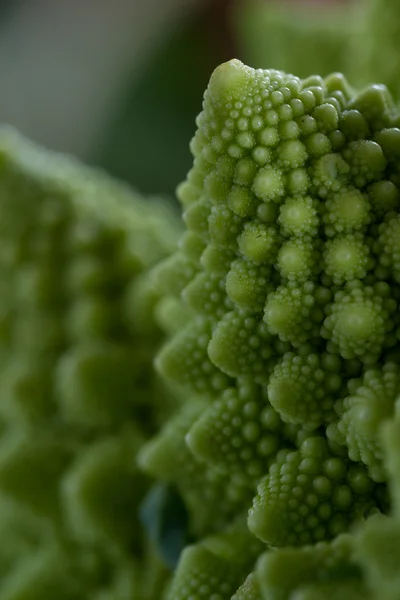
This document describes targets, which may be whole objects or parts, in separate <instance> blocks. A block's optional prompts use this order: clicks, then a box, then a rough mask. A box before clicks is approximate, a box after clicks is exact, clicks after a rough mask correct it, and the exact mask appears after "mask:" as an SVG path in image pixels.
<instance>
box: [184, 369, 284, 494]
mask: <svg viewBox="0 0 400 600" xmlns="http://www.w3.org/2000/svg"><path fill="white" fill-rule="evenodd" d="M284 437H285V436H284V426H283V423H282V421H281V419H280V417H279V415H278V413H277V412H275V410H274V409H273V408H272V407H271V405H270V404H269V402H268V396H267V392H266V390H265V389H263V388H261V387H260V386H257V385H255V384H254V383H252V382H251V381H249V380H242V381H240V382H239V385H238V387H237V388H229V389H227V390H225V392H224V394H223V396H222V398H221V399H220V400H218V401H217V402H215V403H213V405H212V406H211V407H210V408H209V409H208V410H207V411H206V412H205V413H204V414H203V415H202V416H201V417H200V418H199V419H198V420H197V421H196V422H195V424H194V425H193V427H192V428H191V429H190V431H189V433H188V437H187V443H188V444H189V447H190V449H191V450H192V452H194V453H195V454H196V455H198V456H199V457H200V458H203V459H204V460H206V461H207V462H208V463H209V464H212V465H215V466H216V467H217V468H218V469H220V470H221V471H222V472H224V473H227V474H229V475H230V476H231V477H233V478H235V479H238V480H239V481H240V480H242V479H243V480H244V481H245V482H249V483H250V484H253V485H254V482H256V481H257V480H258V479H259V478H260V477H261V476H262V475H263V474H264V473H265V472H266V471H267V470H268V467H269V465H270V463H271V458H273V457H274V456H275V454H276V452H277V450H278V449H279V448H280V447H281V446H282V445H283V444H284Z"/></svg>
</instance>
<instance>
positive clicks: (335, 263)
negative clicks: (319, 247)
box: [324, 233, 373, 285]
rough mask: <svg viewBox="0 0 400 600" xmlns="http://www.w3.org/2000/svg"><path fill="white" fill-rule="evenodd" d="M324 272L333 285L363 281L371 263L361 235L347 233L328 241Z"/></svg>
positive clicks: (366, 246)
mask: <svg viewBox="0 0 400 600" xmlns="http://www.w3.org/2000/svg"><path fill="white" fill-rule="evenodd" d="M324 261H325V272H326V274H327V275H330V276H331V277H332V280H333V283H334V284H335V285H340V284H342V283H344V282H346V281H351V280H352V279H363V278H364V277H365V276H366V274H367V271H368V270H369V269H370V268H371V267H372V265H373V262H372V261H371V259H370V257H369V247H368V245H367V244H365V243H364V241H363V236H362V235H357V234H354V233H348V234H344V235H337V236H335V237H334V238H333V239H332V240H328V241H327V242H326V245H325V251H324Z"/></svg>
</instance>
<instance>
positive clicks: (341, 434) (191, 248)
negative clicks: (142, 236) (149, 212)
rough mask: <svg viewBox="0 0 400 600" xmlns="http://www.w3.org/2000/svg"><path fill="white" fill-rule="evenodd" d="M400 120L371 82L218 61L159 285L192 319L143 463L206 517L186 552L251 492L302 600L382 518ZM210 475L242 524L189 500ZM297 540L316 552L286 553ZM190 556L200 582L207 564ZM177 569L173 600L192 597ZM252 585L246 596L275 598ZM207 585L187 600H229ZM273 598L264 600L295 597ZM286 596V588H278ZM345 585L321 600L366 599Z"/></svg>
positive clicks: (185, 572) (263, 528)
mask: <svg viewBox="0 0 400 600" xmlns="http://www.w3.org/2000/svg"><path fill="white" fill-rule="evenodd" d="M399 125H400V116H399V115H398V113H397V112H396V109H395V106H394V104H393V102H392V100H391V97H390V95H389V93H388V92H387V90H386V89H385V87H384V86H378V85H373V86H370V87H369V88H366V89H364V90H363V91H361V92H356V91H355V90H353V89H352V88H351V87H350V86H349V84H348V83H347V81H346V80H345V79H344V77H343V76H341V75H338V74H336V75H331V76H329V77H327V78H326V79H322V78H321V77H318V76H312V77H309V78H308V79H306V80H301V79H299V78H297V77H295V76H293V75H287V74H285V73H283V72H280V71H274V70H254V69H251V68H249V67H246V66H245V65H243V64H242V63H241V62H239V61H237V60H232V61H230V62H228V63H225V64H223V65H221V66H220V67H218V68H217V69H216V71H215V72H214V74H213V75H212V77H211V80H210V83H209V86H208V89H207V91H206V93H205V95H204V103H203V111H202V112H201V114H200V115H199V117H198V118H197V126H198V129H197V132H196V134H195V136H194V138H193V140H192V142H191V150H192V153H193V156H194V163H193V168H192V169H191V171H190V172H189V173H188V176H187V179H186V181H185V182H184V183H183V184H181V186H180V187H179V189H178V195H179V198H180V201H181V203H182V206H183V210H184V220H185V223H186V226H187V232H186V233H185V234H184V236H183V238H182V240H181V244H180V248H179V250H178V252H177V253H175V255H173V256H172V257H170V258H168V259H167V260H166V261H165V262H164V263H161V265H158V266H157V268H156V271H155V272H154V273H153V277H154V280H155V281H156V283H157V285H158V287H159V289H160V290H161V291H162V293H163V294H164V297H165V298H166V299H171V298H175V299H176V302H178V303H179V302H183V304H184V305H185V306H186V313H185V319H184V321H183V322H182V325H181V327H179V325H178V326H177V324H176V321H174V325H173V326H171V327H169V328H168V327H167V329H169V331H170V332H171V335H170V339H169V340H168V341H167V342H166V343H165V345H164V347H163V348H162V350H161V352H160V353H159V355H158V358H157V361H156V364H157V368H158V370H159V372H160V373H161V374H162V376H163V377H164V378H165V379H166V380H169V381H173V382H175V383H176V384H180V385H181V386H182V388H183V390H184V393H185V397H186V402H184V406H183V407H182V409H181V412H179V411H178V413H177V416H176V417H175V418H174V419H172V420H171V421H170V423H169V424H167V425H166V426H165V428H164V429H163V430H162V431H161V433H160V434H158V436H157V437H155V438H154V439H153V440H152V441H150V442H148V443H147V444H145V446H144V448H143V449H142V450H141V453H140V456H141V461H140V463H141V466H142V467H143V468H144V469H145V470H146V471H147V472H149V473H151V474H153V475H155V476H156V477H160V478H161V479H163V480H166V481H172V482H174V483H177V484H178V486H179V491H180V494H181V496H182V498H183V500H184V502H185V503H186V506H187V509H188V511H189V521H192V523H195V522H196V520H197V519H199V518H200V515H201V521H202V523H203V524H204V523H207V526H204V527H203V528H201V527H198V528H197V529H196V528H195V527H193V529H192V531H193V533H194V535H196V536H198V537H199V542H198V543H197V544H196V545H195V546H194V548H197V549H200V548H202V544H203V541H202V540H203V539H204V536H207V535H208V534H209V533H210V532H211V531H214V532H215V533H216V535H217V536H218V535H222V536H223V535H225V532H226V529H227V528H228V529H229V527H230V526H233V525H232V524H233V523H236V522H237V519H239V520H240V519H241V518H242V516H243V513H244V511H247V510H248V509H250V506H251V504H250V503H248V504H246V502H247V500H246V498H247V497H248V495H253V496H254V497H255V498H254V501H253V508H251V510H250V512H249V516H248V526H249V528H250V530H251V531H252V532H253V533H254V534H255V536H257V537H258V538H260V539H261V540H262V541H263V542H264V543H266V544H267V545H270V546H274V547H276V546H278V547H279V546H283V547H285V548H284V549H283V550H282V551H279V553H278V554H277V555H276V556H277V557H278V556H282V557H284V556H286V555H285V554H284V553H285V552H288V554H287V556H288V561H289V563H288V564H292V563H293V561H294V562H296V561H297V560H299V561H300V562H299V568H300V569H301V560H303V558H301V557H304V561H305V563H306V565H308V562H309V561H311V563H310V564H314V563H313V562H312V561H314V558H313V557H314V556H315V569H311V570H310V571H309V575H307V573H306V575H305V577H306V580H305V583H306V584H307V585H308V583H309V582H310V583H312V584H313V585H314V584H315V586H316V587H315V589H312V590H311V589H310V590H308V588H307V590H306V589H305V588H304V589H303V588H302V591H301V593H302V594H304V595H303V596H299V597H301V598H304V599H305V598H314V597H315V598H317V597H318V598H320V597H322V596H323V594H324V593H325V591H326V593H328V592H329V593H331V592H330V587H329V585H328V583H329V580H330V577H331V575H330V573H331V571H330V569H331V568H332V569H333V575H332V578H333V579H335V577H336V575H335V573H336V572H337V569H338V570H339V572H341V569H342V566H341V565H342V564H343V565H346V564H347V562H348V553H347V554H346V552H347V550H345V548H347V546H346V544H347V542H346V541H344V542H342V541H341V540H346V539H347V538H346V537H341V536H342V535H344V536H346V535H347V533H346V532H348V531H351V529H352V527H353V525H354V524H357V523H362V522H364V520H365V519H366V518H368V517H370V516H371V515H373V514H375V513H377V512H381V513H387V512H388V511H389V499H388V493H387V472H386V469H385V468H384V465H383V464H382V450H381V438H380V437H379V436H380V434H379V431H380V426H381V424H382V422H383V421H385V420H386V419H387V418H389V419H390V418H393V415H394V412H395V401H396V398H397V395H398V393H399V392H398V387H397V386H398V383H397V380H398V377H397V371H398V368H399V353H398V349H399V325H400V320H399V312H398V301H399V298H400V288H399V280H398V264H397V263H398V249H397V248H398V243H397V237H398V236H397V235H396V232H397V224H398V219H397V211H398V210H399V198H400V195H399V190H398V186H399V184H400V178H399V158H400V130H399V129H398V126H399ZM170 301H171V300H170ZM167 321H168V318H167V319H166V322H167ZM199 394H201V395H202V399H201V400H199V399H198V395H199ZM188 415H190V418H189V417H188ZM189 465H190V471H189V470H186V469H189ZM204 473H207V480H208V481H210V478H211V474H213V477H215V478H221V481H222V480H223V477H226V478H227V479H228V480H229V481H230V482H231V484H233V483H239V482H240V484H241V485H243V486H244V489H245V490H246V493H243V494H241V496H240V497H241V502H240V503H239V504H238V506H237V512H236V514H235V512H234V510H233V511H229V510H228V508H229V507H230V506H231V505H230V502H229V501H228V499H229V500H230V498H231V497H232V496H231V492H228V493H227V492H225V493H224V492H222V493H221V492H219V494H220V496H219V501H218V500H217V498H218V491H216V490H217V488H216V487H213V491H211V488H210V491H209V492H208V491H207V490H208V485H209V484H207V485H206V484H201V486H200V488H201V492H200V491H197V490H198V489H199V488H198V487H197V484H196V482H197V481H201V477H204ZM185 474H186V475H185ZM185 479H186V480H185ZM216 480H217V479H215V481H216ZM178 482H179V483H178ZM193 492H194V493H195V494H197V501H193V500H192V499H190V496H191V493H193ZM202 493H203V494H202ZM236 497H238V496H236ZM221 505H223V507H224V508H225V509H226V514H225V518H224V519H222V520H217V521H216V520H215V519H216V516H217V515H218V514H219V513H220V511H221ZM232 508H233V509H234V506H232ZM382 518H383V517H382ZM213 521H214V527H211V526H210V523H211V522H213ZM215 524H216V525H217V529H216V528H215ZM339 534H340V536H339V537H337V536H338V535H339ZM331 539H334V540H335V541H333V542H332V543H331V542H330V541H329V540H331ZM351 539H352V538H351ZM310 543H318V544H321V545H317V546H312V547H311V549H310V550H307V549H301V548H300V549H299V550H295V549H294V548H290V550H289V549H287V550H286V548H287V547H288V546H289V547H294V546H300V547H302V546H304V545H305V544H310ZM352 543H353V542H351V544H352ZM343 544H344V546H343ZM351 544H350V545H351ZM351 547H352V546H351ZM343 548H344V549H343ZM324 549H326V551H325V550H324ZM331 549H332V552H333V553H334V556H336V554H335V553H336V552H337V559H336V558H334V559H332V561H331V559H330V558H327V559H325V558H324V556H325V554H324V553H325V552H326V555H327V556H328V557H330V556H331ZM191 552H192V551H191ZM193 552H197V550H196V551H195V550H193ZM198 552H199V557H200V558H196V561H197V566H196V569H197V571H196V572H197V573H198V574H199V575H198V576H199V577H200V578H201V577H203V576H204V577H205V575H204V573H209V558H207V559H206V558H205V557H204V560H203V558H202V552H200V550H198ZM280 552H282V554H280ZM349 552H350V551H349ZM190 555H191V554H190ZM292 555H293V557H294V558H292ZM196 556H197V554H196ZM271 556H273V555H271ZM186 557H187V555H186V554H185V553H184V554H183V555H182V558H181V561H180V564H179V565H178V569H177V574H176V576H175V578H174V582H173V584H172V589H173V593H172V592H171V594H172V595H171V594H170V596H169V599H170V600H172V599H173V598H177V597H185V596H184V594H185V593H184V591H183V590H184V589H186V587H185V586H186V585H187V584H186V583H184V582H185V581H187V579H186V578H187V577H189V572H190V573H192V571H191V569H192V568H194V566H193V564H192V562H191V561H192V560H194V559H190V561H189V562H188V559H187V558H186ZM297 557H299V558H298V559H297ZM268 560H269V559H268ZM271 560H272V558H271ZM282 560H283V559H282ZM336 560H337V561H338V563H337V564H338V565H339V566H338V567H337V569H336V566H335V564H336V563H335V561H336ZM349 560H350V559H349ZM326 561H327V564H328V566H326V564H325V563H326ZM215 564H216V566H215V569H216V571H218V567H217V561H216V562H215ZM357 564H358V563H357ZM318 565H321V566H318ZM307 568H308V566H307ZM343 568H344V567H343ZM357 568H358V567H357ZM318 569H321V575H318V574H317V573H318ZM326 569H327V570H326ZM203 570H204V571H203ZM350 570H351V572H353V571H352V569H350ZM355 570H356V571H357V569H355ZM283 571H284V572H285V573H286V572H287V569H286V567H285V568H283V569H282V572H283ZM256 572H257V573H258V571H256ZM357 572H358V571H357ZM326 573H327V574H326ZM299 576H300V575H299ZM193 577H194V575H193ZM196 577H197V575H196ZM207 577H209V578H210V576H209V575H208V576H207ZM293 577H294V579H295V580H296V577H297V575H296V574H295V572H294V573H293ZM301 577H303V576H301ZM308 577H309V578H310V581H309V580H308V579H307V578H308ZM252 579H253V578H250V583H246V585H245V584H243V585H245V587H244V590H246V586H247V587H248V588H249V591H248V592H247V591H246V592H245V591H243V588H242V590H240V591H238V592H237V594H241V596H240V595H239V598H241V597H246V596H244V594H245V593H248V595H249V597H252V596H251V595H253V596H255V597H256V598H257V597H258V598H259V597H260V596H261V597H265V598H269V597H270V596H269V594H270V593H271V592H270V591H268V590H270V588H269V587H264V588H263V585H262V584H261V579H260V578H259V577H258V576H257V583H255V584H254V585H253V583H252ZM339 579H340V578H339ZM210 581H211V580H210ZM243 581H244V578H243V580H242V583H243ZM210 585H211V584H210ZM215 585H216V587H215V588H213V587H212V585H211V588H210V587H209V588H207V591H202V590H203V588H201V586H200V587H198V588H196V589H197V591H195V590H192V589H191V592H190V593H191V594H192V597H193V598H195V599H197V598H198V599H200V598H211V597H212V594H213V593H214V594H216V595H217V597H218V598H221V600H230V598H231V596H232V593H233V592H232V591H231V590H229V591H228V589H227V590H226V591H221V590H220V589H219V588H218V586H217V584H215ZM269 585H273V586H274V585H275V584H270V583H268V586H269ZM279 585H281V584H279ZM279 585H278V584H277V585H276V586H275V587H274V589H275V590H276V594H277V595H276V598H279V599H280V598H282V599H284V598H285V597H287V598H289V592H288V594H287V595H286V596H285V594H284V587H281V588H280V587H279ZM284 585H288V586H289V591H290V592H291V590H292V589H294V587H293V586H292V587H290V585H291V584H290V577H288V581H287V583H285V584H284ZM296 585H297V584H296ZM340 585H342V583H341V584H340ZM366 585H367V584H366ZM368 585H369V584H368ZM257 586H259V587H260V589H257ZM354 586H355V583H354V581H353V579H352V578H351V577H350V580H349V581H347V579H346V580H345V581H343V588H342V587H340V586H339V587H338V588H337V589H335V590H334V593H335V594H336V596H332V598H333V597H346V594H349V597H352V596H351V594H353V595H354V597H360V596H357V593H358V592H357V590H356V588H355V587H354ZM238 587H239V586H238ZM328 588H329V589H328ZM280 589H281V593H280V592H279V590H280ZM204 590H205V588H204ZM266 590H267V591H266ZM331 591H332V590H331ZM279 593H280V595H279ZM299 593H300V591H299ZM332 593H333V592H332ZM340 593H342V596H340ZM179 594H180V595H179ZM218 594H219V595H218ZM307 594H310V595H307ZM312 594H314V595H312ZM318 594H319V596H318ZM338 594H339V596H338ZM263 595H264V596H263ZM290 597H292V596H290ZM293 598H294V596H293ZM296 598H297V596H296Z"/></svg>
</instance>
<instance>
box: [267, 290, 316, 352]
mask: <svg viewBox="0 0 400 600" xmlns="http://www.w3.org/2000/svg"><path fill="white" fill-rule="evenodd" d="M320 296H321V294H319V292H318V290H316V288H315V285H314V284H313V283H312V282H311V281H307V282H306V283H304V284H303V285H298V284H296V283H294V282H289V283H288V284H287V286H280V287H278V288H277V289H276V291H274V292H272V293H270V294H268V298H267V302H266V304H265V308H264V321H265V323H266V324H267V326H268V330H269V332H270V333H271V334H272V335H277V336H279V339H280V340H281V341H282V342H289V343H290V344H292V346H294V347H295V348H297V347H299V346H301V345H303V344H304V343H305V342H307V341H308V340H310V339H312V338H317V337H318V336H319V331H320V327H321V323H322V321H323V319H324V313H323V310H322V309H321V306H320V303H319V299H320Z"/></svg>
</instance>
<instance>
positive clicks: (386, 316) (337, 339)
mask: <svg viewBox="0 0 400 600" xmlns="http://www.w3.org/2000/svg"><path fill="white" fill-rule="evenodd" d="M395 308H396V302H395V301H394V300H392V299H391V298H390V289H389V286H387V284H384V283H381V284H376V286H375V288H374V287H372V286H363V285H357V286H354V287H351V288H347V290H343V291H340V292H337V293H336V295H335V300H334V302H333V304H332V305H331V307H330V311H331V314H330V315H329V316H328V317H327V318H326V319H325V321H324V324H323V327H322V335H323V337H326V338H328V340H330V344H329V345H328V348H329V349H331V350H332V351H333V352H339V353H340V354H341V356H342V357H343V358H345V359H352V358H360V359H361V360H362V361H364V362H365V363H366V364H370V363H373V362H376V361H377V360H378V358H379V356H380V354H381V352H382V349H383V347H384V345H385V342H386V336H387V334H388V333H390V331H391V330H392V329H393V327H394V323H393V321H392V320H391V314H392V313H393V311H394V310H395Z"/></svg>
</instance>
